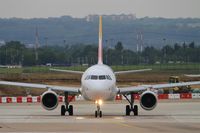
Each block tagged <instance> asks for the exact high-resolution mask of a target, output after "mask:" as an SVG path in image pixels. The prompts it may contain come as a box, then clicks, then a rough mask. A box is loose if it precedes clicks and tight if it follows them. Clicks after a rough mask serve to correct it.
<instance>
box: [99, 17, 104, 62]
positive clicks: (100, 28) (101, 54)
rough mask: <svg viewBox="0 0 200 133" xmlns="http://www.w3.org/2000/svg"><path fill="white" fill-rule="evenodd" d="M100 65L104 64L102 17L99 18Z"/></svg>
mask: <svg viewBox="0 0 200 133" xmlns="http://www.w3.org/2000/svg"><path fill="white" fill-rule="evenodd" d="M98 64H103V46H102V16H99V48H98Z"/></svg>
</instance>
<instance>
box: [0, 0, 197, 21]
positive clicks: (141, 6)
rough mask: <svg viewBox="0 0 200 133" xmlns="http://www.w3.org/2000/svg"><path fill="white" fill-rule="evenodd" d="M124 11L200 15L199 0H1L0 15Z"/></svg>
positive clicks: (62, 14) (36, 15)
mask: <svg viewBox="0 0 200 133" xmlns="http://www.w3.org/2000/svg"><path fill="white" fill-rule="evenodd" d="M122 13H123V14H136V16H137V17H138V18H141V17H146V16H148V17H164V18H188V17H190V18H200V0H0V18H11V17H17V18H47V17H59V16H64V15H71V16H73V17H77V18H82V17H85V16H87V15H89V14H98V15H102V14H106V15H110V14H122Z"/></svg>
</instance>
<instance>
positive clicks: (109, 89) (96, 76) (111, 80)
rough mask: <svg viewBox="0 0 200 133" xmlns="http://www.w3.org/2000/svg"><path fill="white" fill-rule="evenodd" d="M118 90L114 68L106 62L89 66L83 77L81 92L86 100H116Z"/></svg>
mask: <svg viewBox="0 0 200 133" xmlns="http://www.w3.org/2000/svg"><path fill="white" fill-rule="evenodd" d="M117 92H118V89H117V87H116V77H115V74H114V72H113V70H112V69H111V68H110V67H109V66H107V65H104V64H97V65H94V66H91V67H89V68H88V69H87V70H86V71H85V72H84V74H83V75H82V78H81V93H82V96H83V97H84V99H86V100H92V101H95V100H100V99H101V100H104V101H107V100H114V99H115V96H116V94H117Z"/></svg>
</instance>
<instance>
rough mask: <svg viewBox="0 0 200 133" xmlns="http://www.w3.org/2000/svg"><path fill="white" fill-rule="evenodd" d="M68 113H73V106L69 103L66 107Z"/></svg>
mask: <svg viewBox="0 0 200 133" xmlns="http://www.w3.org/2000/svg"><path fill="white" fill-rule="evenodd" d="M68 112H69V115H70V116H72V115H73V106H72V105H69V109H68Z"/></svg>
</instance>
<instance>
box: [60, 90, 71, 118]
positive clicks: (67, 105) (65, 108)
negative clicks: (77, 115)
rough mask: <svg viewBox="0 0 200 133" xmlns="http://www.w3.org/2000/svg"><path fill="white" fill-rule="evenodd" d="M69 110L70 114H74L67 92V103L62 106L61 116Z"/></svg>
mask: <svg viewBox="0 0 200 133" xmlns="http://www.w3.org/2000/svg"><path fill="white" fill-rule="evenodd" d="M66 112H68V113H69V115H70V116H72V115H73V106H72V105H69V100H68V92H65V105H62V106H61V116H64V115H65V113H66Z"/></svg>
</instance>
